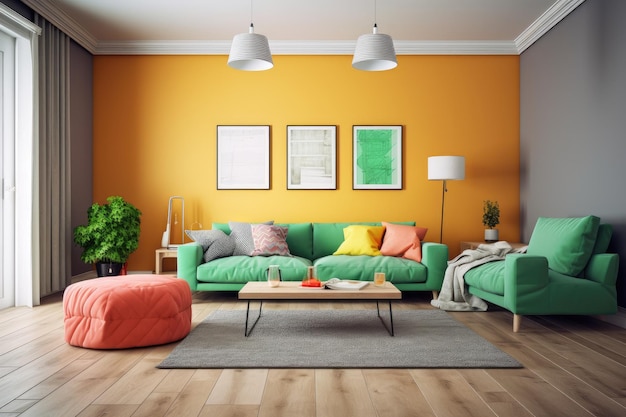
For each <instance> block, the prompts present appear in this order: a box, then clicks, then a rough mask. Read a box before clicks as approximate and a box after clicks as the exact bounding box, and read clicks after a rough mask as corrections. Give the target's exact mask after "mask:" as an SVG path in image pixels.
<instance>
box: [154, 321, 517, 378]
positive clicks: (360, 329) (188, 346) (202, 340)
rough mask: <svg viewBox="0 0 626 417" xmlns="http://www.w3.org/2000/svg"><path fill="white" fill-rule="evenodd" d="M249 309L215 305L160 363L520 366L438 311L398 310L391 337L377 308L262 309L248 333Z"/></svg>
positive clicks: (203, 365) (208, 365)
mask: <svg viewBox="0 0 626 417" xmlns="http://www.w3.org/2000/svg"><path fill="white" fill-rule="evenodd" d="M382 312H384V315H383V317H384V318H385V320H388V319H389V317H388V313H389V311H388V309H381V314H382ZM257 313H258V309H256V310H252V309H251V311H250V316H251V318H252V319H254V318H255V317H256V314H257ZM245 314H246V312H245V311H242V310H228V311H223V310H218V311H215V312H213V313H212V314H211V315H209V316H208V317H207V318H206V319H205V320H204V321H203V322H202V323H200V324H198V326H196V328H195V329H193V330H192V332H191V333H190V334H189V335H188V336H187V337H186V338H185V339H183V340H182V341H181V342H180V343H179V344H178V346H176V348H174V350H173V351H172V353H171V354H170V355H169V356H168V357H167V358H166V359H165V360H164V361H163V362H161V364H159V365H158V368H165V369H169V368H519V367H522V365H521V364H520V363H519V362H517V361H516V360H515V359H513V358H512V357H511V356H509V355H508V354H506V353H504V352H503V351H501V350H500V349H498V348H497V347H495V346H493V345H492V344H491V343H489V342H488V341H487V340H485V339H484V338H482V337H481V336H479V335H478V334H476V333H475V332H474V331H472V330H470V329H469V328H467V327H465V326H464V325H463V324H461V323H459V322H457V321H456V320H454V319H453V318H451V317H450V316H449V315H448V314H447V313H446V312H445V311H441V310H401V311H394V314H393V318H394V327H395V336H394V337H391V336H390V335H389V333H388V332H387V330H386V329H385V328H384V327H383V325H382V324H381V322H380V320H379V319H378V317H377V316H376V310H310V311H309V310H264V311H263V315H262V316H261V319H260V320H259V322H258V324H257V325H256V327H255V328H254V330H253V331H252V334H251V335H250V336H249V337H245V336H244V323H245Z"/></svg>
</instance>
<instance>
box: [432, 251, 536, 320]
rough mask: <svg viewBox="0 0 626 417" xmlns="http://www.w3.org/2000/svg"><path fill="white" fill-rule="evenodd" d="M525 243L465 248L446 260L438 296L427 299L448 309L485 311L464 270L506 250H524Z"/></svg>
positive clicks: (485, 304) (495, 259)
mask: <svg viewBox="0 0 626 417" xmlns="http://www.w3.org/2000/svg"><path fill="white" fill-rule="evenodd" d="M526 248H527V247H526V246H524V247H522V248H518V249H513V248H512V247H511V245H510V244H509V243H508V242H505V241H500V242H496V243H491V244H481V245H479V246H478V248H476V249H466V250H464V251H463V252H462V253H461V254H460V255H458V256H457V257H455V258H454V259H452V260H450V261H448V267H447V268H446V272H445V275H444V277H443V284H442V286H441V291H440V292H439V297H438V298H437V299H436V300H432V301H431V302H430V303H431V304H432V305H433V306H434V307H438V308H440V309H442V310H450V311H486V310H487V303H486V302H484V301H483V300H482V299H480V298H479V297H476V296H475V295H473V294H470V293H469V292H468V291H467V286H466V285H465V278H464V277H465V273H466V272H467V271H469V270H470V269H472V268H475V267H477V266H479V265H483V264H486V263H488V262H493V261H500V260H503V259H504V257H505V256H506V255H507V254H509V253H523V252H526Z"/></svg>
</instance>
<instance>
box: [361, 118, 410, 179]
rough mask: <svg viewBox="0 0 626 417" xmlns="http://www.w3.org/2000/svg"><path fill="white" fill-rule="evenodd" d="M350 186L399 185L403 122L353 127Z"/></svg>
mask: <svg viewBox="0 0 626 417" xmlns="http://www.w3.org/2000/svg"><path fill="white" fill-rule="evenodd" d="M353 129H354V131H353V144H352V154H353V169H352V188H353V189H355V190H401V189H402V126H354V127H353Z"/></svg>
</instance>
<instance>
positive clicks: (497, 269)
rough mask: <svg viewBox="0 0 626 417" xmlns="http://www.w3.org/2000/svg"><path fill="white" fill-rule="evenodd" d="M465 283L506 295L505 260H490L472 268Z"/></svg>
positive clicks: (466, 274)
mask: <svg viewBox="0 0 626 417" xmlns="http://www.w3.org/2000/svg"><path fill="white" fill-rule="evenodd" d="M463 278H464V280H465V284H467V285H469V286H471V287H476V288H478V289H481V290H483V291H486V292H488V293H491V294H497V295H504V261H495V262H488V263H486V264H483V265H480V266H477V267H475V268H472V269H470V270H469V271H467V272H466V273H465V275H464V276H463Z"/></svg>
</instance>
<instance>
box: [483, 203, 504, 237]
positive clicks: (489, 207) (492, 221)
mask: <svg viewBox="0 0 626 417" xmlns="http://www.w3.org/2000/svg"><path fill="white" fill-rule="evenodd" d="M499 223H500V206H499V205H498V202H497V201H490V200H486V201H484V204H483V225H485V226H486V227H488V229H485V241H486V242H497V241H498V229H494V227H496V226H497V225H498V224H499Z"/></svg>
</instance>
